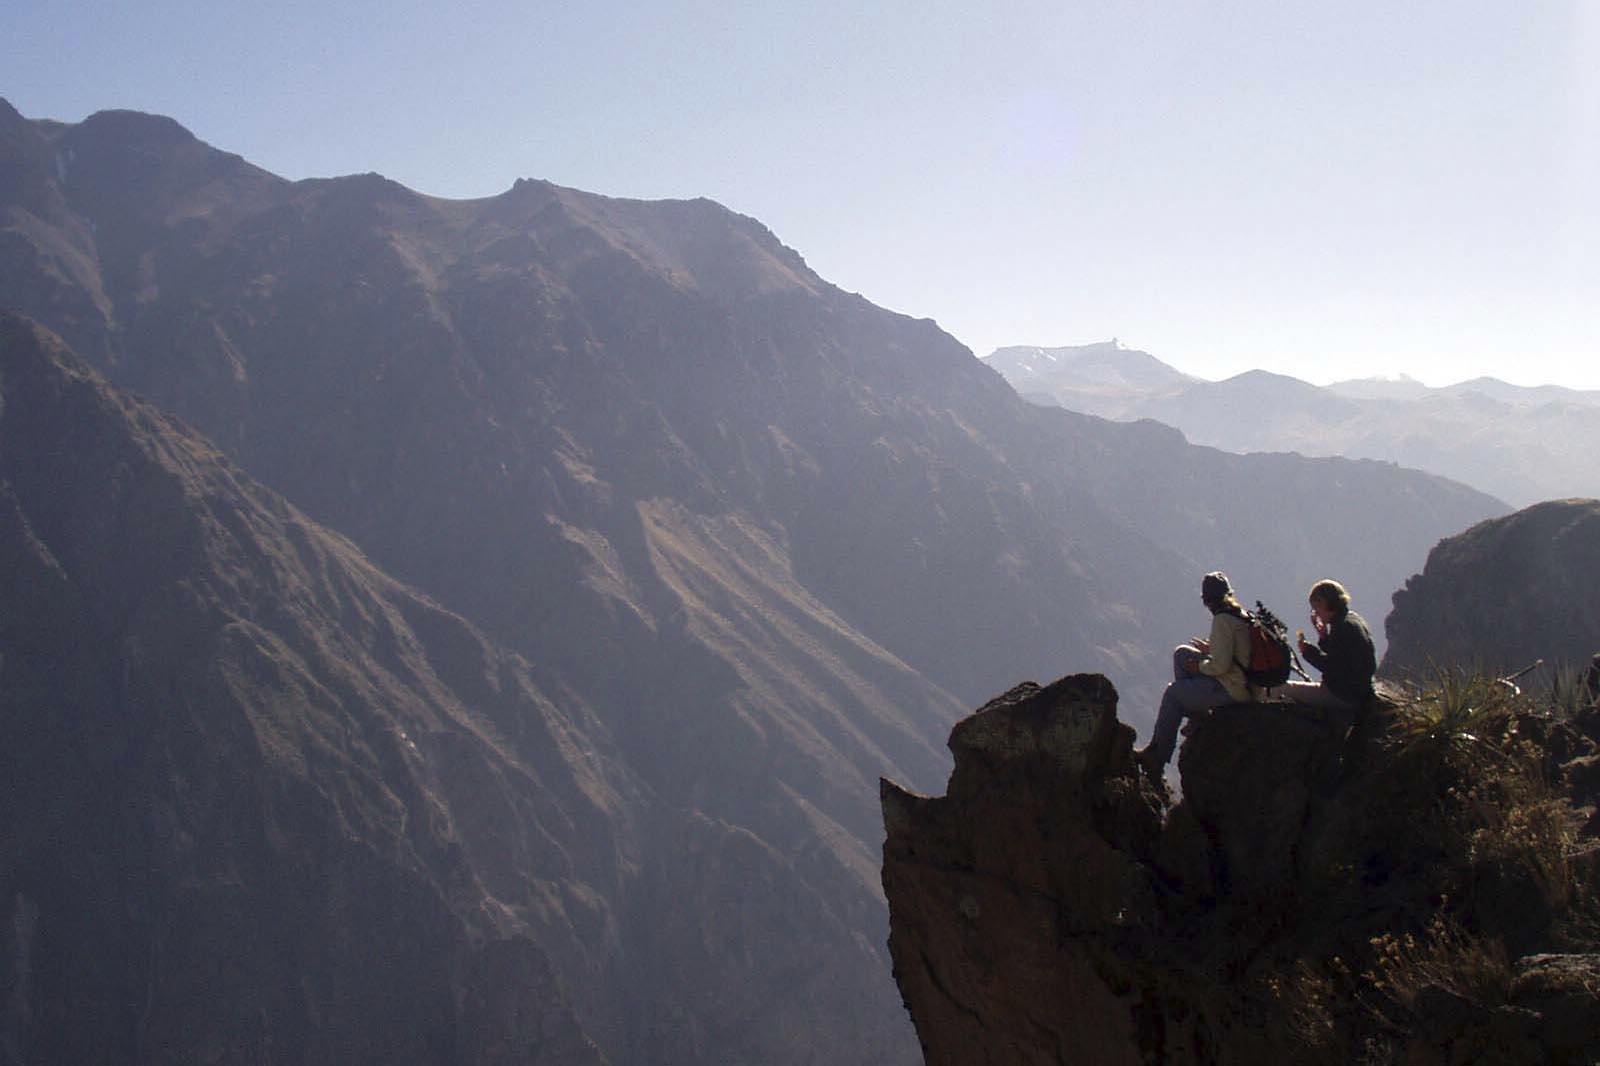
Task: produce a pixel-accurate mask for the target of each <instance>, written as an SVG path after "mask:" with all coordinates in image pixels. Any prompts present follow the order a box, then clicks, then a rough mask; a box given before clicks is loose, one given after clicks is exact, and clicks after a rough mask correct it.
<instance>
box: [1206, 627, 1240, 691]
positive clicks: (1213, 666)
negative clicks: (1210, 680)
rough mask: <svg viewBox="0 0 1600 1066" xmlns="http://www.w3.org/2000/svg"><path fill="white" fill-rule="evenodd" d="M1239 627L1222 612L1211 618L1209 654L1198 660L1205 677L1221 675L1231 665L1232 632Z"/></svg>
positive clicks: (1236, 630)
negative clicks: (1230, 621)
mask: <svg viewBox="0 0 1600 1066" xmlns="http://www.w3.org/2000/svg"><path fill="white" fill-rule="evenodd" d="M1238 630H1239V627H1238V626H1235V625H1232V624H1231V623H1229V622H1228V621H1227V616H1225V615H1223V614H1217V615H1214V616H1213V617H1212V619H1211V647H1210V649H1208V651H1209V654H1207V655H1206V657H1205V658H1204V659H1201V660H1200V672H1201V673H1202V674H1205V675H1206V676H1207V677H1221V676H1222V675H1223V674H1225V673H1227V672H1228V671H1229V669H1231V668H1232V666H1233V649H1234V639H1233V638H1234V634H1235V633H1236V632H1238Z"/></svg>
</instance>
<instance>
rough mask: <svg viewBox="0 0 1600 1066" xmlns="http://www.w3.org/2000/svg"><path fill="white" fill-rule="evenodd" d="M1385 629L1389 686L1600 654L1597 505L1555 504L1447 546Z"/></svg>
mask: <svg viewBox="0 0 1600 1066" xmlns="http://www.w3.org/2000/svg"><path fill="white" fill-rule="evenodd" d="M1385 627H1386V628H1387V630H1388V633H1389V640H1390V644H1389V650H1388V652H1387V653H1386V654H1385V655H1384V659H1383V670H1382V672H1383V673H1384V674H1386V675H1388V676H1392V677H1398V676H1421V675H1426V674H1427V673H1429V672H1430V671H1431V670H1434V669H1444V668H1450V667H1457V666H1463V667H1477V668H1482V669H1485V670H1489V671H1492V672H1494V673H1497V674H1505V673H1509V672H1511V671H1514V670H1519V669H1521V668H1522V667H1525V666H1527V665H1528V664H1530V663H1532V662H1534V661H1535V660H1538V659H1543V660H1545V661H1546V662H1547V663H1549V664H1550V665H1551V666H1552V667H1554V666H1556V664H1566V665H1567V666H1569V667H1570V666H1573V665H1579V664H1586V663H1587V662H1588V661H1589V659H1590V657H1591V656H1592V655H1594V654H1595V653H1596V652H1600V500H1552V501H1550V502H1548V503H1541V504H1536V505H1535V506H1533V507H1529V508H1527V509H1525V510H1522V511H1518V512H1517V513H1516V514H1513V515H1507V516H1506V517H1504V518H1497V519H1491V520H1489V521H1486V522H1481V523H1479V524H1477V525H1475V526H1473V527H1472V528H1471V529H1469V530H1467V531H1466V532H1464V533H1460V534H1457V535H1456V536H1453V537H1447V538H1445V539H1444V540H1442V541H1440V542H1439V544H1438V546H1437V547H1435V548H1434V549H1433V551H1431V552H1429V553H1428V562H1427V565H1426V566H1425V567H1424V568H1423V570H1422V572H1421V573H1420V574H1415V575H1413V576H1412V577H1411V578H1410V579H1409V580H1408V581H1407V582H1406V585H1405V588H1403V589H1401V590H1400V591H1398V592H1396V593H1395V594H1394V610H1393V612H1391V613H1390V615H1389V618H1388V620H1387V622H1386V623H1385Z"/></svg>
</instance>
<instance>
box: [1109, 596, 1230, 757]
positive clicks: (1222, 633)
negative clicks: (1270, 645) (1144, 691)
mask: <svg viewBox="0 0 1600 1066" xmlns="http://www.w3.org/2000/svg"><path fill="white" fill-rule="evenodd" d="M1200 602H1201V603H1204V604H1205V605H1206V609H1207V610H1209V611H1210V612H1211V635H1210V636H1209V637H1207V638H1206V639H1204V640H1201V639H1198V638H1197V639H1195V640H1193V641H1190V642H1189V643H1188V644H1180V645H1178V647H1177V648H1175V649H1173V652H1172V684H1170V685H1168V686H1167V688H1166V691H1165V692H1163V693H1162V694H1161V706H1160V708H1159V709H1158V710H1157V711H1156V724H1155V729H1154V730H1153V731H1152V732H1151V734H1150V743H1149V744H1147V745H1145V746H1144V748H1142V749H1141V750H1140V751H1138V752H1136V753H1135V755H1134V757H1135V758H1136V759H1137V760H1138V763H1139V765H1140V766H1141V767H1142V768H1143V769H1144V771H1145V773H1147V774H1148V775H1149V776H1150V777H1151V778H1152V779H1154V780H1160V778H1161V776H1162V771H1163V770H1164V769H1165V768H1166V765H1167V763H1168V762H1170V761H1171V759H1172V753H1173V751H1174V750H1175V749H1176V748H1177V746H1178V727H1179V726H1180V725H1182V724H1183V719H1185V718H1187V717H1190V716H1191V715H1193V714H1195V713H1197V712H1199V711H1206V710H1210V709H1211V708H1213V707H1221V706H1223V705H1224V704H1228V703H1248V702H1250V699H1251V692H1250V685H1249V683H1248V682H1246V681H1245V676H1244V667H1243V666H1241V665H1240V663H1241V662H1248V661H1249V659H1250V623H1248V622H1247V621H1245V613H1244V608H1243V607H1242V606H1241V605H1240V603H1239V600H1238V598H1237V597H1235V596H1234V594H1233V586H1232V585H1230V584H1229V583H1228V575H1227V574H1224V573H1223V572H1222V571H1220V570H1217V571H1213V572H1212V573H1209V574H1207V575H1206V576H1205V577H1204V578H1203V579H1202V580H1201V582H1200Z"/></svg>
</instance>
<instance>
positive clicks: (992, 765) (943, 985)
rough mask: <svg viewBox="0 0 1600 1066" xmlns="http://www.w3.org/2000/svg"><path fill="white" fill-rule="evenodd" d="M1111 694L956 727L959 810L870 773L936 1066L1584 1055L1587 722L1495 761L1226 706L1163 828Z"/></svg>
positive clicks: (1541, 727)
mask: <svg viewBox="0 0 1600 1066" xmlns="http://www.w3.org/2000/svg"><path fill="white" fill-rule="evenodd" d="M1116 704H1117V696H1116V692H1115V690H1114V689H1113V688H1112V687H1111V685H1110V684H1109V683H1108V682H1107V681H1106V680H1105V678H1103V677H1100V676H1098V675H1075V676H1071V677H1066V678H1063V679H1061V680H1060V681H1057V682H1055V683H1054V684H1052V685H1049V686H1048V687H1044V688H1041V687H1039V686H1038V685H1035V684H1031V683H1030V684H1026V685H1021V686H1019V687H1017V688H1015V689H1013V690H1012V691H1011V692H1008V693H1006V694H1005V695H1004V696H1002V697H1000V698H998V699H996V700H994V701H992V702H990V703H989V704H988V705H986V706H985V707H983V708H982V709H981V710H979V711H978V712H977V713H975V714H974V715H972V716H971V717H969V718H967V719H966V720H964V721H963V722H961V723H960V724H958V725H957V726H956V728H955V730H954V732H953V733H952V734H951V737H950V748H951V751H952V752H953V753H954V754H955V770H954V772H953V773H952V774H951V777H950V783H949V788H948V792H947V794H946V795H944V796H942V797H934V798H930V797H923V796H917V795H913V794H911V793H909V792H907V791H905V790H903V789H901V788H900V787H899V786H897V785H894V784H893V783H891V782H888V781H884V782H883V783H882V785H881V800H882V807H883V816H884V823H885V826H886V828H887V831H888V837H887V841H886V843H885V845H884V867H883V881H884V888H885V891H886V893H887V895H888V898H889V905H890V912H891V933H890V940H889V948H890V953H891V955H892V956H893V958H894V964H895V976H896V979H897V980H898V981H899V984H900V988H901V992H902V994H903V996H904V997H905V1002H906V1006H907V1008H908V1009H909V1011H910V1013H911V1017H912V1020H913V1022H914V1023H915V1025H916V1028H917V1034H918V1037H919V1039H920V1041H921V1043H922V1048H923V1053H924V1056H925V1059H926V1062H927V1063H928V1064H929V1066H975V1064H984V1063H994V1064H1001V1063H1004V1064H1007V1066H1015V1064H1019V1063H1021V1064H1065V1063H1095V1064H1097V1066H1098V1064H1122V1063H1127V1064H1134V1063H1141V1064H1149V1063H1163V1064H1179V1063H1181V1064H1191V1063H1192V1064H1201V1063H1263V1064H1265V1063H1279V1062H1299V1063H1330V1064H1331V1063H1347V1062H1353V1061H1370V1062H1392V1063H1402V1062H1404V1063H1423V1062H1428V1063H1432V1062H1440V1063H1443V1062H1469V1061H1471V1062H1481V1061H1495V1062H1519V1063H1520V1062H1528V1063H1533V1062H1552V1063H1569V1062H1570V1063H1577V1062H1589V1061H1592V1058H1585V1057H1583V1056H1584V1055H1585V1054H1587V1052H1585V1051H1584V1048H1585V1047H1586V1046H1587V1044H1586V1043H1585V1040H1584V1038H1581V1037H1579V1036H1577V1035H1575V1034H1578V1033H1580V1032H1589V1033H1592V1032H1595V1031H1600V1030H1596V1029H1594V1026H1595V1025H1596V1024H1597V1023H1600V1001H1597V1000H1596V999H1595V997H1594V995H1593V989H1592V988H1588V986H1586V985H1585V984H1584V982H1585V980H1586V979H1587V977H1589V976H1592V974H1593V972H1594V955H1593V952H1594V950H1595V946H1596V945H1595V937H1594V928H1593V926H1592V925H1590V924H1589V923H1591V922H1592V921H1593V919H1594V917H1595V916H1596V914H1597V910H1600V909H1597V908H1596V906H1595V890H1596V888H1597V887H1600V882H1597V879H1596V876H1595V872H1594V865H1595V864H1594V863H1592V862H1591V861H1590V860H1588V859H1581V860H1580V859H1579V858H1578V857H1579V856H1584V855H1588V856H1591V857H1592V856H1593V854H1594V853H1595V843H1594V840H1593V838H1592V834H1590V835H1589V836H1585V835H1584V832H1580V831H1579V830H1578V829H1577V828H1576V826H1577V818H1578V813H1579V812H1574V811H1573V810H1572V808H1571V806H1570V797H1568V796H1565V795H1563V794H1561V793H1560V792H1559V791H1558V790H1549V791H1540V789H1541V788H1542V787H1543V786H1541V785H1539V784H1538V782H1541V781H1545V780H1557V779H1560V778H1561V773H1562V771H1561V769H1560V767H1559V766H1556V765H1554V762H1553V761H1552V760H1555V759H1556V758H1557V756H1556V754H1554V753H1559V757H1560V758H1561V759H1565V760H1568V762H1567V763H1565V764H1563V765H1566V764H1570V762H1571V759H1570V757H1571V756H1573V755H1577V756H1578V757H1580V758H1583V757H1592V755H1593V752H1594V751H1595V748H1596V744H1597V742H1600V736H1596V735H1591V733H1590V731H1589V725H1590V724H1591V723H1590V722H1589V721H1588V719H1587V718H1579V719H1573V720H1567V721H1559V722H1558V721H1553V720H1552V719H1551V718H1550V717H1549V716H1548V715H1540V714H1537V713H1533V712H1529V711H1524V710H1517V711H1514V712H1510V713H1507V714H1506V715H1504V716H1502V717H1500V718H1498V719H1496V720H1495V721H1494V722H1490V721H1488V720H1481V721H1480V722H1479V723H1478V724H1476V725H1475V726H1474V728H1475V729H1476V730H1478V732H1477V734H1475V735H1474V737H1473V740H1472V741H1470V742H1468V743H1470V745H1480V744H1483V743H1484V742H1485V741H1488V742H1489V744H1490V745H1492V746H1493V748H1494V750H1493V751H1492V752H1490V753H1489V754H1488V755H1481V754H1480V753H1479V751H1478V749H1475V748H1472V747H1470V746H1468V744H1467V743H1464V742H1463V741H1462V740H1460V739H1459V738H1453V739H1449V738H1447V739H1440V738H1438V737H1426V736H1425V737H1422V738H1421V739H1416V738H1413V739H1409V740H1397V739H1395V736H1396V735H1398V734H1399V733H1400V732H1402V731H1403V726H1404V723H1405V722H1406V721H1409V719H1408V718H1407V717H1406V716H1407V714H1408V713H1409V712H1408V711H1407V709H1405V708H1396V707H1393V706H1388V705H1378V706H1375V707H1374V708H1372V709H1371V710H1370V712H1369V714H1368V715H1367V717H1366V718H1365V719H1364V720H1363V721H1362V723H1361V724H1359V725H1358V727H1357V728H1356V730H1354V731H1352V732H1351V733H1350V734H1348V735H1346V733H1345V731H1344V730H1343V729H1342V728H1339V727H1336V726H1334V725H1332V724H1331V723H1329V722H1326V721H1324V720H1323V719H1322V718H1321V717H1319V716H1318V715H1316V714H1312V713H1308V712H1304V711H1300V710H1296V709H1294V708H1290V707H1286V706H1279V705H1272V704H1251V705H1239V706H1233V707H1224V708H1220V709H1218V710H1217V711H1215V712H1213V714H1212V715H1211V717H1209V718H1206V719H1203V720H1200V721H1197V722H1196V723H1195V724H1194V727H1193V729H1192V730H1191V735H1190V737H1189V739H1188V741H1187V743H1186V744H1185V746H1184V749H1183V751H1182V753H1181V758H1180V768H1181V770H1182V777H1183V785H1184V798H1183V801H1182V802H1181V803H1180V804H1178V805H1177V806H1175V807H1171V808H1170V809H1169V807H1168V801H1167V797H1166V795H1165V793H1164V792H1162V793H1158V792H1157V790H1155V789H1154V788H1153V787H1152V786H1151V785H1150V784H1149V783H1148V782H1146V781H1145V780H1144V779H1143V777H1142V775H1140V774H1139V773H1138V772H1137V770H1136V768H1135V766H1134V764H1133V762H1132V759H1131V743H1132V739H1133V738H1132V731H1131V730H1129V729H1128V728H1127V727H1126V726H1123V725H1122V724H1120V723H1119V722H1118V721H1117V718H1116ZM1519 744H1527V745H1528V746H1526V747H1522V748H1519V747H1518V745H1519ZM1541 745H1542V747H1541ZM1508 752H1509V753H1512V754H1507V753H1508ZM1517 753H1520V754H1517ZM1516 759H1525V760H1526V761H1525V763H1524V764H1523V769H1520V770H1517V771H1515V772H1512V771H1511V770H1505V771H1504V772H1499V771H1495V770H1493V769H1492V767H1495V766H1501V767H1507V766H1509V764H1510V763H1511V762H1512V761H1514V760H1516ZM1541 760H1542V761H1541ZM1513 825H1515V826H1518V827H1519V828H1517V829H1515V830H1513V831H1510V832H1506V830H1507V827H1509V826H1513ZM1542 952H1545V953H1542ZM1586 988H1588V991H1587V992H1585V989H1586ZM1585 1027H1588V1028H1585Z"/></svg>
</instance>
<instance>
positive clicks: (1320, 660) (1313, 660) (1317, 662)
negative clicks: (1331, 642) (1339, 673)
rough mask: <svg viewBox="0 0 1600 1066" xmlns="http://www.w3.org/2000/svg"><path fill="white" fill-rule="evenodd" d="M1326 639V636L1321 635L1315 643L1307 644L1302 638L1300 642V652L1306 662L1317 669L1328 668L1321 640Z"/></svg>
mask: <svg viewBox="0 0 1600 1066" xmlns="http://www.w3.org/2000/svg"><path fill="white" fill-rule="evenodd" d="M1327 639H1328V638H1327V637H1322V638H1321V639H1319V640H1318V641H1317V642H1316V643H1315V644H1309V643H1307V642H1306V641H1303V640H1302V641H1301V642H1300V654H1301V655H1304V656H1305V657H1306V662H1308V663H1310V664H1311V665H1312V666H1314V667H1316V668H1317V669H1318V670H1324V671H1325V670H1327V668H1328V654H1327V652H1325V651H1323V650H1322V642H1323V641H1324V640H1327Z"/></svg>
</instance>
